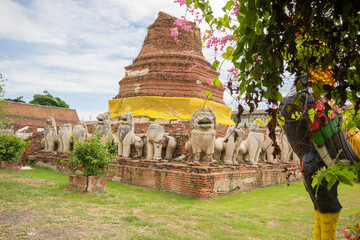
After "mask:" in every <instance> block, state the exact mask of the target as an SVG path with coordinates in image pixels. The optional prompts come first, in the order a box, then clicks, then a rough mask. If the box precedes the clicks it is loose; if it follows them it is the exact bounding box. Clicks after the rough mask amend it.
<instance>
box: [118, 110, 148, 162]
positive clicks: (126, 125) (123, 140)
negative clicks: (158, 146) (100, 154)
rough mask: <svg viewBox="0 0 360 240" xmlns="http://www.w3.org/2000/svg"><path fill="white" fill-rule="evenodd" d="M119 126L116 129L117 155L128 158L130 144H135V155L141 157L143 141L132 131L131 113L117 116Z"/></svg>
mask: <svg viewBox="0 0 360 240" xmlns="http://www.w3.org/2000/svg"><path fill="white" fill-rule="evenodd" d="M119 120H120V126H119V128H118V130H117V139H118V155H119V156H122V157H125V158H128V157H130V153H131V145H134V146H135V150H136V156H134V157H141V156H142V150H143V146H144V142H143V141H142V139H141V138H140V137H138V136H136V135H135V133H134V120H133V115H132V114H131V113H130V112H128V113H125V114H124V115H122V116H120V117H119Z"/></svg>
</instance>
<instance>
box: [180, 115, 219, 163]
mask: <svg viewBox="0 0 360 240" xmlns="http://www.w3.org/2000/svg"><path fill="white" fill-rule="evenodd" d="M215 127H216V116H215V114H214V113H213V112H212V111H211V110H209V109H205V108H201V109H198V110H196V111H195V112H194V113H193V115H192V116H191V118H190V128H191V133H190V139H189V141H188V142H187V143H186V145H185V149H186V150H187V151H188V152H189V153H190V154H191V155H193V158H194V160H193V163H195V164H198V163H199V162H200V156H201V153H205V154H206V156H205V162H206V163H216V160H213V154H214V147H215Z"/></svg>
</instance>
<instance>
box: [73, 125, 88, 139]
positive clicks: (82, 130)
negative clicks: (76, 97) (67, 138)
mask: <svg viewBox="0 0 360 240" xmlns="http://www.w3.org/2000/svg"><path fill="white" fill-rule="evenodd" d="M89 135H90V134H89V133H88V129H87V125H86V124H85V123H78V124H76V125H75V126H74V128H73V137H74V138H76V139H77V140H78V141H79V142H81V143H84V142H85V140H86V139H88V138H89V137H90V136H89Z"/></svg>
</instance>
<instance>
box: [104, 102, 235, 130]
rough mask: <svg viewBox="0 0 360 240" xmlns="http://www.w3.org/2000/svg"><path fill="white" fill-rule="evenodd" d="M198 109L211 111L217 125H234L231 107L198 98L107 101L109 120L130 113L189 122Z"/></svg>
mask: <svg viewBox="0 0 360 240" xmlns="http://www.w3.org/2000/svg"><path fill="white" fill-rule="evenodd" d="M199 108H208V109H210V110H211V111H213V113H214V114H215V115H216V121H217V123H220V124H223V125H229V126H232V125H234V122H233V121H232V120H231V112H232V109H231V107H228V106H226V105H224V104H220V103H216V102H213V101H208V100H204V99H200V98H185V97H159V96H140V97H129V98H121V99H112V100H109V109H110V113H111V115H110V118H114V117H118V116H121V115H123V114H125V113H127V112H131V113H132V115H133V116H134V117H136V116H137V117H139V116H146V117H149V118H160V119H170V120H171V119H173V120H174V119H182V120H189V119H190V117H191V115H192V114H193V113H194V112H195V111H196V110H197V109H199Z"/></svg>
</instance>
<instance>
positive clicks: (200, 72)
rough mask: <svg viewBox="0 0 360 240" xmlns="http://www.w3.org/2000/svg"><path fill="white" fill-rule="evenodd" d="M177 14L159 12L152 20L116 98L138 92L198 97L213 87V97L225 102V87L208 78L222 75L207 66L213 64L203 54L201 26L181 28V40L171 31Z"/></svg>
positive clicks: (139, 94)
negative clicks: (174, 15)
mask: <svg viewBox="0 0 360 240" xmlns="http://www.w3.org/2000/svg"><path fill="white" fill-rule="evenodd" d="M175 19H176V18H175V17H172V16H170V15H168V14H166V13H163V12H159V15H158V18H157V19H156V20H155V22H154V23H153V24H151V26H150V28H149V31H148V34H147V36H146V37H145V40H144V43H143V46H142V49H141V51H140V53H139V55H138V56H137V57H136V58H135V59H134V60H133V64H131V65H130V66H127V67H125V77H124V78H123V79H122V80H121V81H120V82H119V85H120V89H119V93H118V95H116V97H115V98H126V97H134V96H163V97H197V98H205V97H204V95H203V92H205V91H211V93H212V96H213V99H212V100H213V101H215V102H219V103H222V104H224V101H223V93H224V90H223V89H222V88H221V87H220V86H210V85H209V84H208V83H207V82H208V79H213V78H218V76H219V74H218V73H217V72H216V71H213V70H208V69H205V67H206V66H210V65H211V64H210V63H209V62H208V61H207V60H206V59H205V58H204V56H203V54H202V51H201V49H202V43H201V37H200V30H199V29H198V28H196V27H195V25H194V24H192V23H190V24H191V25H192V29H193V32H187V31H185V30H182V29H180V28H179V35H178V40H179V41H175V40H174V38H173V37H172V36H171V34H170V28H174V27H175V25H174V21H175Z"/></svg>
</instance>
